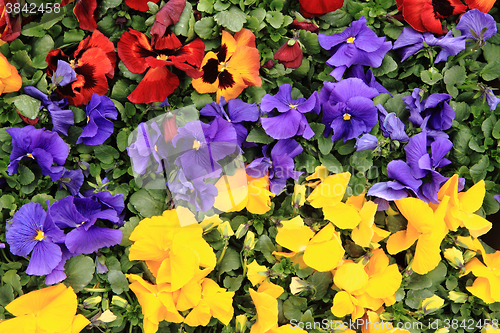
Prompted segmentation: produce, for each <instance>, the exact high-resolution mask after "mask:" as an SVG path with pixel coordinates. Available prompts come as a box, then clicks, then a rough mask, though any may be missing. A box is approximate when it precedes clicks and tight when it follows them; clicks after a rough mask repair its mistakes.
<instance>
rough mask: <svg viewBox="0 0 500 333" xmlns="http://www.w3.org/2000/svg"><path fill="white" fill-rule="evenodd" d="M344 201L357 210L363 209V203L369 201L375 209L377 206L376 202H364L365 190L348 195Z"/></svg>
mask: <svg viewBox="0 0 500 333" xmlns="http://www.w3.org/2000/svg"><path fill="white" fill-rule="evenodd" d="M345 203H346V204H348V205H351V206H353V207H354V208H356V210H357V211H360V210H361V209H363V205H365V203H366V204H368V203H369V204H370V205H375V209H376V208H377V204H376V203H374V202H373V201H368V202H366V198H365V192H363V193H361V194H360V195H352V196H350V197H349V198H347V200H346V202H345Z"/></svg>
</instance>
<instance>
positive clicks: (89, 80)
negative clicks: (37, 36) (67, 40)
mask: <svg viewBox="0 0 500 333" xmlns="http://www.w3.org/2000/svg"><path fill="white" fill-rule="evenodd" d="M57 60H63V61H66V62H69V64H70V65H71V67H73V69H74V70H75V72H76V81H74V82H72V83H71V84H68V85H66V86H64V87H58V88H57V89H56V91H57V93H58V94H59V95H60V96H62V97H67V98H68V102H69V104H72V105H75V106H76V105H82V104H87V102H88V101H90V98H91V97H92V94H93V93H96V94H98V95H104V94H106V93H107V92H108V90H109V87H108V80H107V79H106V76H107V77H109V78H113V76H114V74H115V66H116V53H115V47H114V45H113V43H112V42H111V41H110V40H109V39H108V37H106V36H104V35H103V34H102V33H101V32H100V31H99V30H94V32H93V34H92V36H89V37H87V38H85V39H84V40H82V41H81V42H80V44H79V45H78V48H77V49H76V51H75V53H74V54H73V59H70V57H68V56H67V55H65V54H64V52H63V51H62V50H61V49H55V50H52V51H50V52H49V54H48V55H47V58H46V59H45V61H46V62H47V63H48V64H49V67H48V71H49V73H52V72H54V71H55V70H56V69H57Z"/></svg>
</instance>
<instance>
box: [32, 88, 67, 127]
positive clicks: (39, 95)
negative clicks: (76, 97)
mask: <svg viewBox="0 0 500 333" xmlns="http://www.w3.org/2000/svg"><path fill="white" fill-rule="evenodd" d="M23 90H24V93H25V94H26V95H28V96H31V97H33V98H36V99H38V100H39V101H41V102H42V105H41V106H40V109H43V108H45V109H47V111H49V113H50V119H51V120H52V130H53V131H55V132H57V133H59V134H63V135H66V136H67V135H68V129H69V127H70V126H71V125H73V124H74V123H75V118H74V114H73V111H71V110H69V109H68V110H64V109H63V107H65V106H66V105H67V104H68V101H67V99H66V98H63V99H62V100H60V101H53V100H52V99H51V98H54V97H55V95H53V96H51V97H50V98H49V96H47V95H45V94H44V93H43V92H41V91H40V90H38V89H37V88H35V87H33V86H27V87H24V89H23Z"/></svg>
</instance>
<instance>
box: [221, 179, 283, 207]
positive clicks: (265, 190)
mask: <svg viewBox="0 0 500 333" xmlns="http://www.w3.org/2000/svg"><path fill="white" fill-rule="evenodd" d="M215 187H216V188H217V190H218V195H217V196H216V197H215V203H214V207H215V208H217V209H219V210H221V211H223V212H238V211H240V210H242V209H243V208H246V209H247V210H248V211H249V212H250V213H252V214H264V213H266V212H268V211H269V210H270V209H271V198H272V197H274V194H273V193H272V192H270V191H269V177H268V176H267V175H266V176H264V177H261V178H253V177H250V176H248V175H247V173H246V171H245V170H244V169H238V170H236V173H235V174H234V175H233V176H227V175H225V176H222V177H221V178H220V179H219V180H218V181H217V183H216V184H215Z"/></svg>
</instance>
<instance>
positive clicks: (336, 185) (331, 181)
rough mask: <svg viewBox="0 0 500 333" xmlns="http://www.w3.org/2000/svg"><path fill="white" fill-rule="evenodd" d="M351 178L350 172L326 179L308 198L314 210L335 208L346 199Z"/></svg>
mask: <svg viewBox="0 0 500 333" xmlns="http://www.w3.org/2000/svg"><path fill="white" fill-rule="evenodd" d="M350 178H351V174H350V173H349V172H344V173H338V174H335V175H331V176H328V177H326V178H325V179H324V180H323V181H322V182H321V183H320V184H319V185H318V186H316V188H315V189H314V191H312V193H311V194H310V195H309V196H308V197H307V201H308V202H309V203H310V204H311V206H313V207H314V208H323V207H328V206H335V205H336V204H338V203H339V202H340V201H341V200H342V198H343V197H344V193H345V191H346V189H347V184H348V183H349V179H350Z"/></svg>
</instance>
